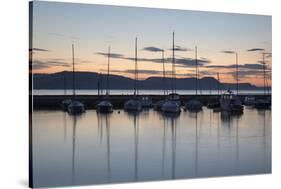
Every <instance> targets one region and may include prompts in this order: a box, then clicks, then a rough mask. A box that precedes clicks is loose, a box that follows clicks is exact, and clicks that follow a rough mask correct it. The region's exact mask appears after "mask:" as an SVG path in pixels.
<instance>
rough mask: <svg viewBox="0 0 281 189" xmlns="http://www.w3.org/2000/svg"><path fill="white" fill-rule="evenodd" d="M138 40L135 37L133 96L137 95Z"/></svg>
mask: <svg viewBox="0 0 281 189" xmlns="http://www.w3.org/2000/svg"><path fill="white" fill-rule="evenodd" d="M137 80H138V38H137V37H136V40H135V85H134V95H137V94H138V86H137Z"/></svg>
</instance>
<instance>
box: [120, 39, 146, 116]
mask: <svg viewBox="0 0 281 189" xmlns="http://www.w3.org/2000/svg"><path fill="white" fill-rule="evenodd" d="M137 82H138V38H137V37H136V40H135V79H134V97H133V98H132V99H130V100H128V101H127V102H125V104H124V109H125V111H128V112H130V111H131V112H139V111H141V110H142V105H141V101H140V99H139V98H138V97H137V95H138V86H137Z"/></svg>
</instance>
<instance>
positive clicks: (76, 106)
mask: <svg viewBox="0 0 281 189" xmlns="http://www.w3.org/2000/svg"><path fill="white" fill-rule="evenodd" d="M72 68H73V69H72V77H73V79H72V85H73V96H72V98H73V99H72V101H71V103H70V104H69V105H68V108H67V109H68V113H70V114H81V113H83V112H85V106H84V104H83V103H82V102H80V101H78V100H76V93H75V63H74V44H72Z"/></svg>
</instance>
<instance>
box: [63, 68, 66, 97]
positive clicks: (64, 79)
mask: <svg viewBox="0 0 281 189" xmlns="http://www.w3.org/2000/svg"><path fill="white" fill-rule="evenodd" d="M65 74H66V71H64V72H63V94H64V96H65V95H66V78H65Z"/></svg>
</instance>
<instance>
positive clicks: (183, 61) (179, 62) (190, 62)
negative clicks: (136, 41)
mask: <svg viewBox="0 0 281 189" xmlns="http://www.w3.org/2000/svg"><path fill="white" fill-rule="evenodd" d="M153 52H156V50H155V51H153ZM96 54H99V55H102V56H108V53H104V52H98V53H96ZM110 57H112V58H116V59H123V60H131V61H134V60H135V58H134V57H125V56H124V55H122V54H117V53H111V54H110ZM138 61H143V62H152V63H161V64H162V62H163V59H161V58H141V57H139V58H138ZM164 61H165V62H166V63H171V62H172V58H171V57H169V58H165V59H164ZM175 62H176V66H178V67H194V66H196V61H195V59H192V58H184V57H182V58H175ZM210 62H211V61H210V60H209V59H207V58H200V59H198V60H197V63H198V65H199V66H203V65H205V64H208V63H210Z"/></svg>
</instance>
